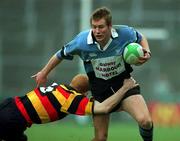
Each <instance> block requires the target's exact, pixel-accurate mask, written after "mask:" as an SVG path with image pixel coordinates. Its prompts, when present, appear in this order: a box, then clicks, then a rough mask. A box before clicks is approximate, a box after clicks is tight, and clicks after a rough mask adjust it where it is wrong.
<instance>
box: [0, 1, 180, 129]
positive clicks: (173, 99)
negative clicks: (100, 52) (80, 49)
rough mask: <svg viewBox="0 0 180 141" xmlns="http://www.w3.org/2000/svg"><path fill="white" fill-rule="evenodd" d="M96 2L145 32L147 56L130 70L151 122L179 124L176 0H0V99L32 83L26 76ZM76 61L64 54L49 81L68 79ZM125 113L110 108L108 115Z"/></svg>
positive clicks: (179, 7)
mask: <svg viewBox="0 0 180 141" xmlns="http://www.w3.org/2000/svg"><path fill="white" fill-rule="evenodd" d="M100 6H107V7H108V8H109V9H111V10H112V15H113V23H114V24H126V25H129V26H133V27H135V28H136V29H137V30H138V31H140V32H142V33H143V34H144V35H145V36H146V37H147V39H148V41H149V45H150V48H151V51H152V58H151V60H149V61H148V62H147V63H146V64H144V65H143V66H136V67H134V69H135V71H134V73H133V75H134V77H135V78H136V79H137V80H138V82H139V83H140V84H141V86H142V88H141V90H142V94H143V96H144V97H145V99H146V100H147V103H148V106H149V108H150V111H151V113H152V117H153V119H154V121H155V123H156V124H157V125H163V126H172V125H180V87H179V80H180V74H179V72H180V64H179V60H180V47H179V44H180V16H179V15H180V0H151V1H149V0H0V98H1V100H2V99H4V98H6V97H9V96H14V95H24V93H26V92H28V91H29V90H31V89H32V88H34V87H35V86H36V83H35V81H34V80H33V79H32V78H31V76H32V75H33V74H35V73H37V72H38V71H39V70H40V69H41V68H42V67H43V66H44V65H45V64H46V63H47V61H48V60H49V59H50V57H51V56H52V55H53V54H54V53H55V52H56V51H58V50H59V49H60V48H61V47H62V46H63V45H64V44H65V43H67V42H69V41H70V40H71V39H73V37H74V36H75V35H76V34H77V33H79V32H80V31H82V30H83V29H87V28H90V27H89V16H90V13H91V12H92V11H93V10H94V9H96V8H98V7H100ZM81 63H82V62H81V61H80V60H79V58H78V57H75V58H74V60H73V61H67V60H64V61H63V63H62V64H61V65H59V66H58V67H57V68H56V69H55V70H54V71H53V72H51V74H50V76H49V82H48V83H51V82H52V81H56V82H59V83H69V81H70V80H71V78H72V77H73V76H74V75H75V74H77V73H79V72H83V71H84V70H83V67H82V65H81ZM127 116H128V115H123V114H113V117H112V120H113V121H116V120H119V119H121V120H127V119H129V118H127ZM81 121H83V120H82V119H81ZM85 121H86V120H85Z"/></svg>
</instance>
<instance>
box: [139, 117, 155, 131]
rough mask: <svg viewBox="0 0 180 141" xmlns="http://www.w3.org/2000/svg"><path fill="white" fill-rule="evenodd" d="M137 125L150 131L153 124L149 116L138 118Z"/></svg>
mask: <svg viewBox="0 0 180 141" xmlns="http://www.w3.org/2000/svg"><path fill="white" fill-rule="evenodd" d="M138 124H139V125H140V126H141V127H142V128H144V129H150V128H152V126H153V122H152V119H151V117H150V116H141V117H139V118H138Z"/></svg>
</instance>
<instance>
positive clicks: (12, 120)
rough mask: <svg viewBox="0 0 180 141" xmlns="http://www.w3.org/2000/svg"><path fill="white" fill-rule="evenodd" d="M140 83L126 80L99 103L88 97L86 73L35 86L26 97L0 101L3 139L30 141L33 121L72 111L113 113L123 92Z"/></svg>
mask: <svg viewBox="0 0 180 141" xmlns="http://www.w3.org/2000/svg"><path fill="white" fill-rule="evenodd" d="M136 85H137V84H135V81H134V80H133V79H126V80H125V81H124V85H123V87H122V88H121V89H120V90H118V91H117V92H116V93H115V94H114V95H112V96H111V97H109V98H108V99H106V100H105V101H104V102H102V103H99V102H98V101H95V100H94V99H93V98H87V97H86V95H85V93H86V92H87V91H88V87H89V80H88V77H87V76H86V75H82V74H79V75H77V76H75V77H74V78H73V79H72V81H71V83H70V85H63V84H62V85H58V84H56V83H53V84H52V85H51V86H48V87H38V88H35V89H34V90H33V91H31V92H29V93H27V94H26V95H25V96H21V97H19V96H16V97H14V98H8V99H6V100H4V101H3V102H1V103H0V141H27V136H26V135H25V134H24V131H25V130H26V128H27V127H30V126H31V125H32V124H33V123H36V124H43V123H48V122H53V121H56V120H60V119H62V118H64V117H66V116H67V115H68V114H75V115H92V114H104V113H109V112H111V110H112V109H113V108H114V107H115V106H116V105H117V104H118V103H119V102H120V101H121V99H122V98H123V96H124V95H123V94H124V93H126V92H127V91H128V90H129V89H131V88H133V87H135V86H136ZM79 92H81V93H79Z"/></svg>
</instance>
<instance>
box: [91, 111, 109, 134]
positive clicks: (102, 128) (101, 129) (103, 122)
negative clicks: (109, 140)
mask: <svg viewBox="0 0 180 141" xmlns="http://www.w3.org/2000/svg"><path fill="white" fill-rule="evenodd" d="M109 118H110V115H109V114H104V115H94V116H93V123H94V128H95V134H99V135H100V134H101V133H102V134H107V133H108V127H109Z"/></svg>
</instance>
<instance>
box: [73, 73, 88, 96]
mask: <svg viewBox="0 0 180 141" xmlns="http://www.w3.org/2000/svg"><path fill="white" fill-rule="evenodd" d="M70 86H71V87H73V88H74V89H75V90H77V91H78V92H79V93H86V92H87V91H88V90H89V79H88V76H87V75H85V74H78V75H76V76H74V77H73V79H72V80H71V83H70Z"/></svg>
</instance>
